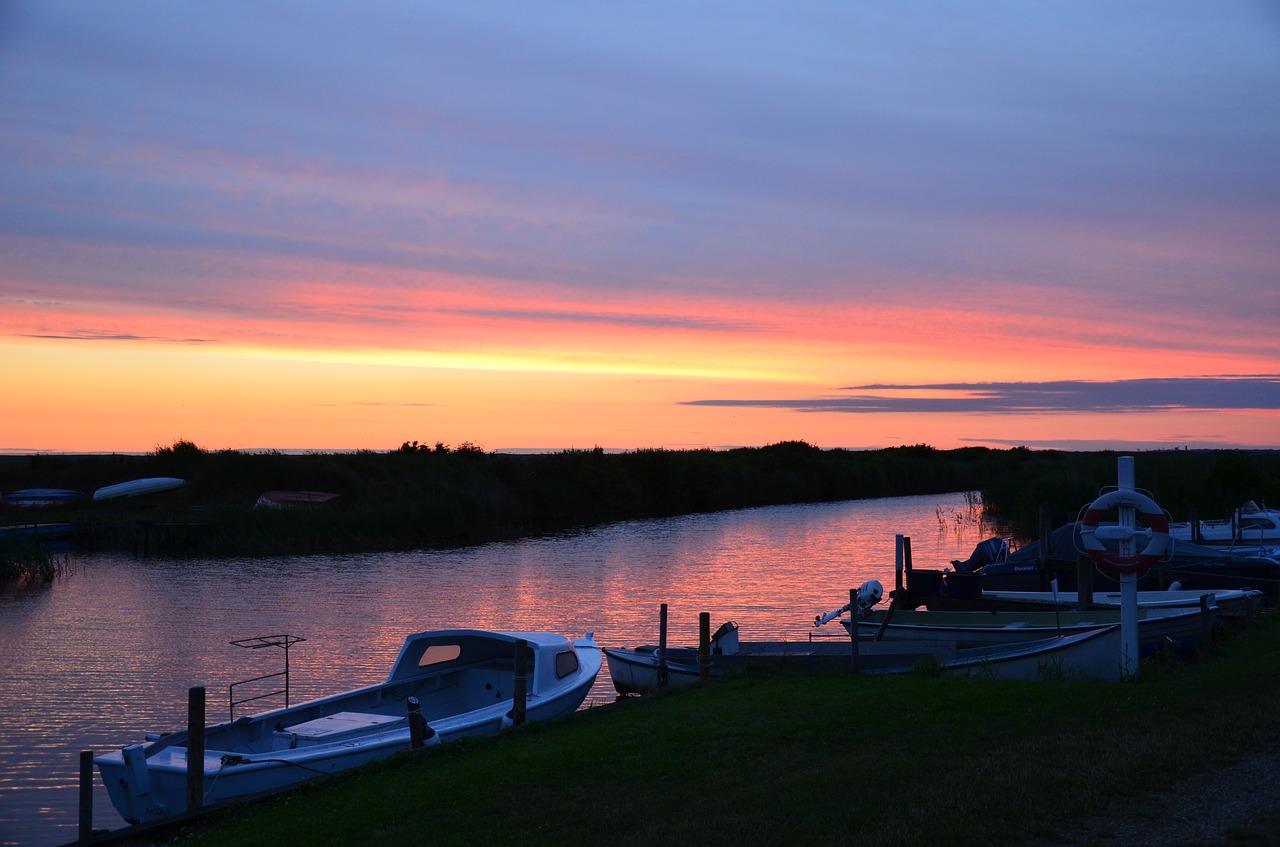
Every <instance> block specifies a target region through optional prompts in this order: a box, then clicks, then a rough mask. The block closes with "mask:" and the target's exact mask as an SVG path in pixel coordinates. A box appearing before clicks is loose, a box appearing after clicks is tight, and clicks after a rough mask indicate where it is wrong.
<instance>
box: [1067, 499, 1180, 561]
mask: <svg viewBox="0 0 1280 847" xmlns="http://www.w3.org/2000/svg"><path fill="white" fill-rule="evenodd" d="M1114 506H1133V507H1134V508H1135V509H1137V510H1138V511H1139V512H1141V513H1142V517H1143V518H1145V519H1146V521H1147V526H1148V527H1149V528H1150V529H1149V532H1150V534H1151V540H1150V541H1148V542H1147V546H1146V547H1145V548H1144V549H1143V550H1142V552H1141V553H1138V554H1136V555H1133V556H1121V555H1119V554H1117V553H1112V552H1111V551H1110V550H1108V549H1107V548H1106V547H1105V546H1103V544H1102V541H1100V540H1099V539H1098V536H1097V530H1098V524H1099V523H1100V522H1101V521H1102V516H1103V515H1105V514H1106V513H1107V512H1108V511H1110V510H1111V508H1112V507H1114ZM1119 531H1120V533H1124V531H1125V530H1123V529H1120V530H1119ZM1128 532H1129V533H1130V534H1131V535H1130V537H1131V536H1132V535H1137V534H1146V531H1143V532H1135V531H1133V530H1128ZM1120 537H1123V535H1121V536H1120ZM1080 541H1081V542H1082V543H1083V544H1084V549H1085V552H1087V553H1088V554H1089V556H1090V558H1092V559H1093V560H1094V561H1095V562H1097V564H1098V566H1099V567H1102V568H1106V569H1107V570H1109V571H1113V572H1115V573H1138V572H1139V571H1145V570H1147V569H1148V568H1151V567H1153V566H1154V565H1156V564H1157V563H1158V562H1159V561H1160V559H1161V558H1163V557H1164V554H1165V553H1166V552H1167V551H1168V549H1169V519H1168V518H1167V517H1165V514H1164V510H1163V509H1161V508H1160V507H1159V506H1157V505H1156V502H1155V501H1154V500H1152V499H1151V498H1150V497H1148V496H1147V495H1145V494H1143V493H1141V492H1139V491H1133V490H1125V491H1121V490H1116V491H1108V492H1107V493H1106V494H1103V495H1101V496H1099V497H1098V499H1097V500H1094V501H1093V502H1092V503H1091V504H1089V508H1088V509H1087V510H1086V511H1085V513H1084V518H1082V519H1081V521H1080Z"/></svg>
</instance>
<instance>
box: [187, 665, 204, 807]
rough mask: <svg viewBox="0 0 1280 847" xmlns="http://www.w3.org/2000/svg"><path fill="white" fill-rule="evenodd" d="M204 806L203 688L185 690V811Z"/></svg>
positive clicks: (201, 686) (199, 686)
mask: <svg viewBox="0 0 1280 847" xmlns="http://www.w3.org/2000/svg"><path fill="white" fill-rule="evenodd" d="M203 805H204V686H203V685H197V686H195V687H194V688H189V689H187V811H192V810H194V809H199V808H200V807H201V806H203Z"/></svg>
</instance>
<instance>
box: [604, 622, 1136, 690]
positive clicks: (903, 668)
mask: <svg viewBox="0 0 1280 847" xmlns="http://www.w3.org/2000/svg"><path fill="white" fill-rule="evenodd" d="M1120 647H1121V645H1120V627H1119V626H1117V625H1113V626H1101V627H1095V628H1092V629H1088V630H1086V631H1084V632H1080V633H1074V634H1071V635H1064V636H1055V637H1050V638H1043V639H1037V640H1033V641H1026V642H1020V643H1015V644H989V645H983V646H976V647H958V646H957V645H956V643H955V642H954V641H951V640H947V639H937V640H932V641H916V642H884V641H880V642H867V641H861V640H860V641H859V644H858V657H857V660H856V661H857V665H856V666H857V669H858V673H861V674H871V675H879V674H905V673H912V672H928V673H936V674H938V675H941V676H948V677H956V676H960V677H964V676H982V677H989V678H1000V679H1024V680H1035V679H1047V678H1052V679H1097V680H1117V679H1119V678H1120V676H1121V663H1120ZM808 648H814V649H808ZM694 652H696V651H690V650H688V649H687V648H681V649H677V650H669V651H668V656H667V662H666V673H667V682H666V686H665V687H681V686H685V685H690V684H693V683H695V682H697V681H699V680H700V679H701V677H702V669H701V667H700V665H699V664H698V660H697V657H696V655H691V653H694ZM604 654H605V657H606V659H607V661H608V664H609V675H610V677H611V678H612V680H613V684H614V688H615V689H616V690H617V691H618V692H619V693H621V694H648V693H652V692H654V691H657V690H659V688H660V686H659V683H658V674H659V668H658V666H659V658H658V656H657V655H655V651H652V650H629V649H618V648H608V647H606V648H605V649H604ZM709 658H710V663H709V668H708V675H709V676H710V677H713V678H714V677H718V676H721V675H722V674H724V673H729V672H732V671H738V670H742V669H745V668H748V667H753V666H755V667H763V668H772V669H781V670H794V671H801V672H805V671H825V672H841V673H850V672H852V670H853V668H854V657H853V655H852V643H851V642H843V643H841V642H836V641H832V642H826V643H825V644H822V645H821V647H819V646H818V645H817V644H806V643H805V642H796V643H791V644H786V645H784V646H782V647H781V648H780V647H779V646H778V645H769V644H762V643H757V644H752V643H751V642H744V643H743V644H742V645H741V651H740V652H738V653H736V654H731V655H712V656H710V657H709Z"/></svg>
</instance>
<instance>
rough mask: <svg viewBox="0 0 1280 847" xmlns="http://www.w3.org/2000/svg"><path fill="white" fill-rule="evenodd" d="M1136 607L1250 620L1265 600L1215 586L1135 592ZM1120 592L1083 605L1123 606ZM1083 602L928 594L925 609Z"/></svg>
mask: <svg viewBox="0 0 1280 847" xmlns="http://www.w3.org/2000/svg"><path fill="white" fill-rule="evenodd" d="M1135 595H1136V597H1137V607H1138V609H1139V610H1141V609H1152V608H1165V609H1170V608H1174V609H1176V608H1181V609H1199V608H1201V607H1202V606H1211V607H1216V608H1217V610H1218V615H1219V616H1220V617H1221V618H1223V619H1225V620H1230V621H1242V620H1248V619H1251V618H1252V617H1253V616H1254V615H1255V614H1256V613H1257V611H1258V608H1259V606H1260V605H1261V603H1262V599H1263V594H1262V592H1260V591H1254V590H1248V589H1212V590H1203V591H1201V590H1179V589H1172V590H1167V591H1136V592H1135ZM1120 602H1121V592H1119V591H1094V592H1092V593H1091V594H1090V596H1089V602H1088V603H1085V604H1083V605H1084V606H1085V607H1087V608H1088V609H1115V610H1119V609H1120ZM1081 605H1082V603H1081V600H1080V596H1079V594H1078V593H1077V592H1075V591H988V590H986V589H983V591H982V592H981V593H980V594H978V595H977V596H973V597H963V598H954V597H942V596H938V597H929V598H925V599H924V606H925V608H927V609H929V610H930V611H938V610H951V611H955V610H960V609H968V610H985V611H992V610H1004V611H1036V610H1044V611H1052V610H1053V609H1063V610H1065V609H1079V608H1080V607H1081Z"/></svg>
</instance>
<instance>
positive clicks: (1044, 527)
mask: <svg viewBox="0 0 1280 847" xmlns="http://www.w3.org/2000/svg"><path fill="white" fill-rule="evenodd" d="M1052 533H1053V523H1052V521H1051V520H1050V518H1049V506H1048V504H1047V503H1041V504H1040V545H1039V547H1038V548H1037V551H1036V552H1037V554H1038V555H1037V558H1038V559H1039V561H1040V586H1041V587H1042V588H1043V587H1044V585H1045V583H1046V582H1047V581H1048V580H1049V536H1050V535H1051V534H1052Z"/></svg>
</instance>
